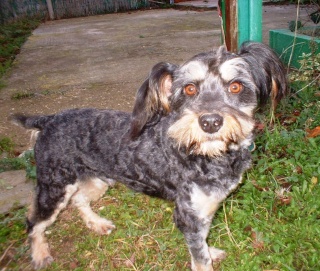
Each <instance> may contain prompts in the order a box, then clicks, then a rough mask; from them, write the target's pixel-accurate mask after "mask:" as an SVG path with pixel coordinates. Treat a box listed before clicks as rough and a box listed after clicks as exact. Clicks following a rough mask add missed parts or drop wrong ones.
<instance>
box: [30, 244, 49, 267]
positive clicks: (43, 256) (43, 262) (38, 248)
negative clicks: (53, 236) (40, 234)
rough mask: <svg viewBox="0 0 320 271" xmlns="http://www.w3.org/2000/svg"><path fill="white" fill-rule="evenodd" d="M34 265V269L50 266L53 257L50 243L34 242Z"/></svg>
mask: <svg viewBox="0 0 320 271" xmlns="http://www.w3.org/2000/svg"><path fill="white" fill-rule="evenodd" d="M31 254H32V255H31V257H32V266H33V268H34V269H36V270H38V269H42V268H46V267H48V266H49V265H50V264H51V263H52V262H53V258H52V256H51V255H50V249H49V245H48V243H46V242H40V243H37V244H32V253H31Z"/></svg>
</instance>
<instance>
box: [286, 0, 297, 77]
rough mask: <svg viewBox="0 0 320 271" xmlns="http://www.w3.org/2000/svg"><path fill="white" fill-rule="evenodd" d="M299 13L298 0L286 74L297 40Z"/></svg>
mask: <svg viewBox="0 0 320 271" xmlns="http://www.w3.org/2000/svg"><path fill="white" fill-rule="evenodd" d="M299 11H300V0H298V5H297V16H296V23H295V26H294V37H293V46H292V51H291V54H290V57H289V61H288V72H289V69H290V63H291V59H292V56H293V51H294V47H295V44H296V39H297V32H298V20H299Z"/></svg>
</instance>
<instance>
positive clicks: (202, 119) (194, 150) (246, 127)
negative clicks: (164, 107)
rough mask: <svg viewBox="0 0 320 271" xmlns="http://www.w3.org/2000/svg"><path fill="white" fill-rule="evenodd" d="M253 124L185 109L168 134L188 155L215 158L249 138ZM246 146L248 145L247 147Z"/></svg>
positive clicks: (218, 114) (231, 117)
mask: <svg viewBox="0 0 320 271" xmlns="http://www.w3.org/2000/svg"><path fill="white" fill-rule="evenodd" d="M253 128H254V121H253V120H252V119H251V118H250V119H249V118H247V117H241V116H240V117H239V116H234V115H230V114H226V113H221V112H220V113H210V114H207V113H206V114H196V113H194V112H192V111H190V110H186V111H185V113H184V114H183V115H182V117H181V118H180V119H179V120H177V121H176V122H175V123H174V124H173V125H172V126H171V127H170V128H169V131H168V135H169V137H170V138H172V139H174V140H175V142H176V143H177V145H178V148H181V147H184V148H185V149H186V151H187V153H188V154H192V155H204V156H209V157H217V156H221V155H223V154H224V153H225V152H226V151H228V150H229V149H238V148H240V147H242V145H244V144H248V143H247V142H246V141H248V139H249V138H250V139H251V137H252V131H253ZM249 145H250V144H249Z"/></svg>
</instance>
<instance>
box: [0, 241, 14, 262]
mask: <svg viewBox="0 0 320 271" xmlns="http://www.w3.org/2000/svg"><path fill="white" fill-rule="evenodd" d="M15 242H16V241H14V242H13V243H11V244H10V245H9V246H8V247H7V249H6V250H5V252H3V254H2V256H1V258H0V262H2V260H3V259H4V257H5V256H6V254H7V253H8V251H9V249H10V248H11V247H12V246H13V245H14V244H15Z"/></svg>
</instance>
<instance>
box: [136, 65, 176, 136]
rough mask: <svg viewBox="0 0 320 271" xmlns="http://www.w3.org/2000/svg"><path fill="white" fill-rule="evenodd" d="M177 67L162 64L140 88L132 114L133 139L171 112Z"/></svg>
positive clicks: (153, 69) (156, 66)
mask: <svg viewBox="0 0 320 271" xmlns="http://www.w3.org/2000/svg"><path fill="white" fill-rule="evenodd" d="M176 68H177V66H176V65H174V64H170V63H165V62H160V63H158V64H156V65H155V66H154V67H153V68H152V69H151V71H150V74H149V77H148V78H147V79H146V80H145V81H144V83H143V84H142V86H141V87H140V88H139V90H138V92H137V95H136V101H135V105H134V108H133V112H132V121H131V131H130V135H131V138H136V137H137V136H139V135H140V133H141V132H142V130H143V128H144V127H145V125H146V124H147V123H152V122H156V121H158V120H159V118H160V117H161V116H162V115H164V114H167V113H168V112H169V111H170V105H169V99H168V98H169V96H170V95H171V87H172V78H173V73H174V71H175V69H176Z"/></svg>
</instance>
